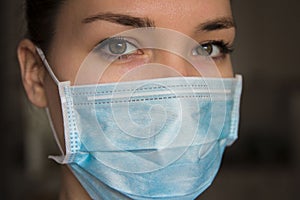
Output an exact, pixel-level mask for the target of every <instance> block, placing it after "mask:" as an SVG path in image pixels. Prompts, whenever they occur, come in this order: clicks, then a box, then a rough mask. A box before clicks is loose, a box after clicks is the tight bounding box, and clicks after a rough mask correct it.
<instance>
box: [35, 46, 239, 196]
mask: <svg viewBox="0 0 300 200" xmlns="http://www.w3.org/2000/svg"><path fill="white" fill-rule="evenodd" d="M38 52H39V54H40V55H41V56H42V59H43V61H44V63H45V65H46V66H47V68H48V70H49V72H50V74H51V75H52V77H53V79H54V80H55V81H56V82H57V84H58V88H59V94H60V98H61V106H62V114H63V119H64V134H65V145H66V154H65V155H63V156H60V157H52V158H53V159H54V160H56V161H57V162H58V163H60V164H67V165H69V166H70V168H71V170H72V171H73V173H74V175H75V176H76V177H77V179H78V180H79V181H80V183H81V184H82V186H83V187H84V188H85V190H86V191H87V192H88V193H89V195H90V196H91V198H92V199H109V200H111V199H138V200H140V199H141V200H144V199H145V200H146V199H172V200H175V199H176V200H177V199H178V200H185V199H186V200H190V199H194V198H196V197H197V196H199V195H200V194H201V193H202V192H203V191H204V190H205V189H207V188H208V187H209V186H210V185H211V183H212V181H213V179H214V177H215V176H216V174H217V172H218V170H219V167H220V163H221V160H222V155H223V152H224V149H225V147H226V146H228V145H231V144H232V143H233V142H234V141H235V140H236V139H237V129H238V121H239V104H240V95H241V82H242V81H241V76H239V75H238V76H236V78H202V77H171V78H161V79H151V80H140V81H130V82H120V83H106V84H94V85H81V86H71V85H70V82H59V81H58V80H57V78H56V77H55V75H54V74H53V73H52V71H51V69H50V67H49V65H48V63H47V61H46V59H45V57H44V56H43V53H42V52H41V50H39V49H38Z"/></svg>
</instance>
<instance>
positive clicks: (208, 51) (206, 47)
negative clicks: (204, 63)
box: [202, 44, 213, 55]
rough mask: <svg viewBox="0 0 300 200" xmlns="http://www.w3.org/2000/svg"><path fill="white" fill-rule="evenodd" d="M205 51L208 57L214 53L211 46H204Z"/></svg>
mask: <svg viewBox="0 0 300 200" xmlns="http://www.w3.org/2000/svg"><path fill="white" fill-rule="evenodd" d="M202 48H203V50H205V51H206V52H207V53H208V55H210V54H211V53H212V50H213V47H212V45H210V44H205V45H203V46H202Z"/></svg>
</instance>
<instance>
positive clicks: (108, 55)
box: [95, 37, 234, 61]
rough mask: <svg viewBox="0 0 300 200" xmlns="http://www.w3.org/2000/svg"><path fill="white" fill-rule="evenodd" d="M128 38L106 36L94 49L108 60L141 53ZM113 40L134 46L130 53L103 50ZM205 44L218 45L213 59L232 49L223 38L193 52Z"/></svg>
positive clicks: (224, 55)
mask: <svg viewBox="0 0 300 200" xmlns="http://www.w3.org/2000/svg"><path fill="white" fill-rule="evenodd" d="M129 40H130V39H128V38H124V37H113V38H106V39H104V40H102V41H101V42H99V44H98V45H97V46H96V48H95V49H96V51H97V52H99V53H100V55H101V56H103V57H104V59H106V60H110V61H115V60H122V59H127V58H128V57H129V56H130V55H132V54H134V52H136V53H135V55H142V54H143V51H142V49H139V48H138V47H137V46H138V45H136V44H134V42H131V41H129ZM114 41H117V42H124V43H126V47H128V45H131V47H134V48H135V49H134V50H131V51H130V53H126V54H113V53H109V52H105V48H108V45H109V44H110V43H111V42H114ZM206 45H210V46H211V47H212V48H213V47H218V49H219V54H220V55H219V56H215V57H211V58H212V59H213V60H215V61H219V60H222V59H224V58H225V57H226V55H227V54H231V53H232V52H233V51H234V48H233V46H232V45H231V44H229V43H226V42H225V41H223V40H211V41H206V42H204V43H202V44H200V45H199V46H198V47H196V48H194V49H193V50H192V51H193V52H194V51H195V49H197V48H199V47H201V50H203V49H204V46H206ZM126 50H127V49H126ZM212 50H213V49H212ZM208 56H209V55H208Z"/></svg>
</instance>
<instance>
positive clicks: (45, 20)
mask: <svg viewBox="0 0 300 200" xmlns="http://www.w3.org/2000/svg"><path fill="white" fill-rule="evenodd" d="M64 1H65V0H25V18H26V21H27V34H26V37H27V38H28V39H30V40H31V41H32V42H33V43H34V44H35V45H37V46H38V47H40V48H42V49H43V50H44V51H45V52H47V51H48V50H49V47H50V44H51V42H52V39H53V36H54V34H55V24H56V18H57V14H58V11H59V9H60V7H61V6H62V4H63V2H64Z"/></svg>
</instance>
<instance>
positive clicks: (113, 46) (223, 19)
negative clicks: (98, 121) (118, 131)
mask: <svg viewBox="0 0 300 200" xmlns="http://www.w3.org/2000/svg"><path fill="white" fill-rule="evenodd" d="M59 13H60V14H59V16H58V19H57V29H56V34H55V36H54V41H53V43H52V46H51V48H50V54H49V55H48V59H49V61H50V65H51V66H52V68H53V70H54V73H55V74H56V75H57V76H58V78H59V80H61V81H63V80H70V81H71V82H75V78H76V76H77V75H78V74H77V73H78V72H79V67H80V66H81V64H82V62H83V60H84V59H85V58H86V57H87V55H88V54H89V52H91V51H92V49H93V48H95V47H96V46H97V45H98V49H99V48H101V50H100V51H99V50H98V54H102V55H103V54H105V56H104V55H103V59H104V60H105V59H106V60H108V61H109V60H110V59H112V58H111V57H113V58H116V56H115V54H116V53H120V55H119V56H118V59H117V60H116V61H114V62H113V64H112V65H111V66H112V67H109V68H108V69H106V71H105V73H104V74H103V76H102V77H101V80H100V82H116V81H118V80H119V79H120V77H122V76H124V74H126V73H128V71H130V70H132V69H133V68H134V67H136V66H140V65H143V64H147V63H154V62H155V63H160V64H163V65H167V66H169V67H171V68H174V70H175V71H176V72H178V73H179V74H181V75H183V76H195V75H197V74H196V72H195V71H194V70H193V69H192V68H190V67H187V66H188V65H187V64H186V63H184V61H183V60H182V59H180V58H178V56H175V55H172V54H171V53H168V52H166V51H157V52H156V53H153V51H151V50H147V49H142V50H137V49H138V48H139V47H138V45H135V42H136V41H132V40H134V39H132V38H130V39H129V38H128V39H127V38H122V39H114V40H106V41H105V42H102V45H99V44H100V43H101V41H104V40H105V39H107V38H109V37H112V36H114V35H115V34H118V33H121V32H124V31H127V30H130V29H134V28H143V27H149V26H151V27H153V26H155V27H159V28H166V29H171V30H174V31H178V32H181V33H183V34H185V35H187V36H188V37H190V38H191V39H193V40H195V41H196V42H197V43H199V44H201V45H204V47H206V49H207V51H208V52H211V57H212V59H213V60H214V61H215V63H216V65H217V66H218V70H219V72H220V74H221V75H222V76H223V77H230V76H232V67H231V62H230V56H229V54H227V53H228V51H230V46H231V44H232V43H233V40H234V33H235V29H234V26H233V19H232V14H231V8H230V2H229V0H186V1H181V0H164V1H160V0H151V1H150V0H142V1H141V0H122V1H119V0H109V1H108V0H102V1H99V0H90V1H82V0H72V1H67V3H66V4H65V5H64V6H63V7H62V9H61V10H60V12H59ZM168 42H169V43H171V42H172V41H168ZM173 42H174V43H176V42H177V41H173ZM124 47H125V48H127V50H128V49H131V51H130V53H128V52H129V51H126V50H125V51H122V50H124ZM135 48H137V49H135ZM228 48H229V49H228ZM124 54H127V55H124ZM112 55H114V56H112Z"/></svg>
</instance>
